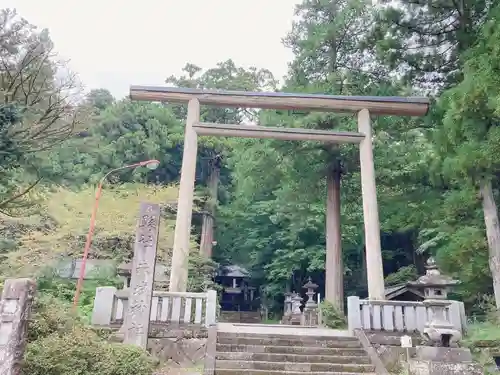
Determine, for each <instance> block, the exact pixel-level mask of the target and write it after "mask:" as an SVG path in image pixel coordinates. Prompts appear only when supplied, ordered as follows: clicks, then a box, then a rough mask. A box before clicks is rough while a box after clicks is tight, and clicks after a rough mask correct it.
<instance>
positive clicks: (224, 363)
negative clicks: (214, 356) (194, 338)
mask: <svg viewBox="0 0 500 375" xmlns="http://www.w3.org/2000/svg"><path fill="white" fill-rule="evenodd" d="M215 368H216V369H217V370H220V369H236V370H242V369H244V370H267V371H286V372H287V373H289V372H290V371H292V372H293V371H297V372H302V373H304V372H306V373H309V372H311V371H312V372H353V373H366V372H373V371H374V370H375V368H374V366H373V365H371V364H339V363H297V362H296V363H293V362H265V361H231V360H218V361H216V362H215Z"/></svg>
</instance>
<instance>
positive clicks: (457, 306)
mask: <svg viewBox="0 0 500 375" xmlns="http://www.w3.org/2000/svg"><path fill="white" fill-rule="evenodd" d="M347 314H348V315H347V320H348V325H349V330H350V331H351V332H353V331H354V330H355V329H363V330H366V331H387V332H409V333H411V332H418V333H423V331H424V327H425V324H426V323H427V322H429V321H430V320H431V319H432V308H431V307H426V306H425V305H424V304H423V303H422V302H406V301H370V300H362V299H360V298H359V297H348V298H347ZM446 314H447V319H448V321H449V322H450V323H451V324H452V325H453V327H454V328H455V329H457V330H459V331H460V332H462V333H463V332H464V331H465V330H466V328H467V326H466V317H465V309H464V304H463V302H459V301H450V306H448V307H447V308H446Z"/></svg>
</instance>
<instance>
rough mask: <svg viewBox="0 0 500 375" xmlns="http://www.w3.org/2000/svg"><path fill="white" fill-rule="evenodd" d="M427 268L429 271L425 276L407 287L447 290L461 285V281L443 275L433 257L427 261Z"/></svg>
mask: <svg viewBox="0 0 500 375" xmlns="http://www.w3.org/2000/svg"><path fill="white" fill-rule="evenodd" d="M425 268H426V269H427V271H426V272H425V275H423V276H420V277H419V278H418V279H417V280H416V281H410V282H409V283H408V284H407V285H409V286H412V287H414V288H419V289H424V288H447V287H451V286H455V285H457V284H459V283H460V281H458V280H454V279H453V278H451V277H449V276H446V275H442V274H441V272H440V271H439V269H438V267H437V265H436V261H435V260H434V258H432V257H430V258H429V259H428V260H427V265H426V267H425Z"/></svg>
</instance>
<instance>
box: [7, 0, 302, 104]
mask: <svg viewBox="0 0 500 375" xmlns="http://www.w3.org/2000/svg"><path fill="white" fill-rule="evenodd" d="M299 2H300V0H140V1H136V0H128V1H126V0H121V1H119V0H83V1H76V0H69V1H68V0H1V1H0V5H1V7H2V8H5V7H7V8H16V9H17V11H18V13H19V14H20V15H21V16H23V17H24V18H26V19H27V20H28V21H29V22H31V23H33V24H35V25H37V26H40V27H46V28H48V29H49V30H50V33H51V37H52V40H53V41H54V43H55V46H56V49H57V51H58V52H59V54H60V55H61V56H62V57H63V58H65V59H70V67H71V69H72V70H74V71H75V72H77V73H78V74H79V75H80V79H81V80H82V81H83V83H84V84H85V85H86V87H87V88H88V89H90V88H101V87H102V88H107V89H109V90H110V91H111V92H112V93H113V94H114V95H115V96H118V97H121V96H124V95H126V94H127V93H128V88H129V86H130V85H131V84H137V85H140V84H144V85H163V84H164V80H165V78H166V77H167V76H170V75H172V74H175V75H177V74H179V73H180V72H181V69H182V68H183V66H184V65H185V63H186V62H190V63H194V64H196V65H198V66H200V67H202V68H204V69H206V68H210V67H213V66H214V65H215V64H216V63H217V62H219V61H223V60H226V59H228V58H232V59H233V60H234V61H235V63H236V64H237V65H242V66H244V67H249V66H256V67H258V68H267V69H270V70H271V71H272V72H273V73H274V74H275V76H276V78H279V79H281V78H282V76H283V75H285V74H286V71H287V62H289V61H290V60H291V59H292V53H291V51H289V50H287V49H286V48H285V47H283V45H282V44H281V38H282V37H284V36H285V34H286V33H287V32H288V31H289V30H290V29H291V25H292V19H293V11H294V6H295V4H297V3H299Z"/></svg>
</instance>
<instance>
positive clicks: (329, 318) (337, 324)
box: [319, 300, 347, 329]
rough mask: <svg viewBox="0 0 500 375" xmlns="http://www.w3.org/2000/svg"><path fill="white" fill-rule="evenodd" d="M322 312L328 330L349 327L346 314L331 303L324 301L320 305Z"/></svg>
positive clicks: (322, 318)
mask: <svg viewBox="0 0 500 375" xmlns="http://www.w3.org/2000/svg"><path fill="white" fill-rule="evenodd" d="M319 309H320V310H321V320H322V324H323V325H325V326H327V327H328V328H333V329H339V328H345V327H346V326H347V321H346V319H345V316H344V314H342V312H340V311H339V310H338V309H337V308H336V307H335V306H334V305H333V304H332V303H331V302H328V301H326V300H325V301H323V302H321V303H320V304H319Z"/></svg>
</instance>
